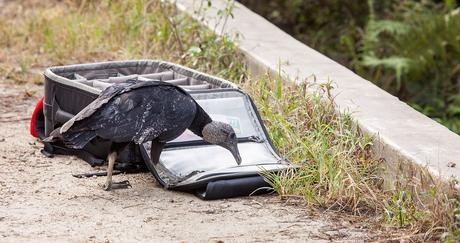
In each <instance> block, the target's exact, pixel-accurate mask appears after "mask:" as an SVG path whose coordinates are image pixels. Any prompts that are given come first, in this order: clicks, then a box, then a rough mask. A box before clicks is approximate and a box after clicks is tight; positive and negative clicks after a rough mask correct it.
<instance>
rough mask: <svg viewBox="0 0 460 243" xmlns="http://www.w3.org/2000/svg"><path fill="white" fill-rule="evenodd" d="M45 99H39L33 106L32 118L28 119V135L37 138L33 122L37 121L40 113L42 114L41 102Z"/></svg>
mask: <svg viewBox="0 0 460 243" xmlns="http://www.w3.org/2000/svg"><path fill="white" fill-rule="evenodd" d="M44 99H45V97H41V98H40V99H39V100H38V102H37V104H36V105H35V109H34V113H32V118H31V119H30V134H31V135H32V136H34V137H36V138H38V132H37V130H36V128H35V122H36V121H37V116H38V114H40V113H43V100H44Z"/></svg>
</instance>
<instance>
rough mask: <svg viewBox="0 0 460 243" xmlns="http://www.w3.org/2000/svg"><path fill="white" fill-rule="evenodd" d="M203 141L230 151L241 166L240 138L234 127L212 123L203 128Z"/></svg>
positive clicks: (216, 122)
mask: <svg viewBox="0 0 460 243" xmlns="http://www.w3.org/2000/svg"><path fill="white" fill-rule="evenodd" d="M202 133H203V139H204V140H205V141H206V142H208V143H212V144H216V145H219V146H222V147H224V148H226V149H228V150H229V151H230V152H231V153H232V155H233V157H235V160H236V163H237V164H238V165H239V164H241V156H240V152H239V150H238V138H237V137H236V134H235V131H234V130H233V128H232V126H230V125H228V124H227V123H224V122H219V121H212V122H210V123H208V124H207V125H206V126H204V128H203V131H202Z"/></svg>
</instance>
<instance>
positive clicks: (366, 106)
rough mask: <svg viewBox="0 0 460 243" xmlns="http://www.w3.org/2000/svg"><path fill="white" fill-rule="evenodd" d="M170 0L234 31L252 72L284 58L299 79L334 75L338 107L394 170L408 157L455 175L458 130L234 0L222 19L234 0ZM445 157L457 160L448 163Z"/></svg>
mask: <svg viewBox="0 0 460 243" xmlns="http://www.w3.org/2000/svg"><path fill="white" fill-rule="evenodd" d="M172 2H174V3H175V4H176V6H177V8H178V9H179V10H180V11H182V12H185V13H187V14H188V15H190V16H192V17H193V18H194V19H195V20H197V21H198V22H200V23H201V24H203V25H204V26H207V27H208V28H210V29H211V30H214V32H215V33H216V34H218V35H222V34H229V35H235V34H236V33H238V34H239V36H240V38H239V39H238V42H237V44H238V47H239V48H240V50H241V51H242V52H243V54H244V55H245V57H246V61H247V63H248V65H249V69H250V70H251V71H252V72H256V73H257V72H260V71H262V70H264V69H265V70H268V71H269V72H271V73H277V71H278V69H279V63H280V62H285V63H287V64H285V65H283V66H282V67H281V69H282V70H283V73H285V74H286V76H288V77H291V78H292V77H294V78H300V79H302V78H306V77H309V76H311V75H314V76H315V77H316V79H317V80H318V81H327V80H333V82H334V84H335V86H336V88H335V89H334V90H333V92H334V95H335V96H336V100H335V101H336V105H337V109H338V111H341V112H343V111H347V112H351V115H352V117H353V118H354V119H355V120H356V121H357V123H358V125H359V127H360V128H361V129H362V130H363V131H364V132H366V133H368V134H370V135H373V136H374V138H375V139H374V146H373V151H374V153H375V154H376V155H377V156H379V157H381V158H383V159H385V161H386V162H387V164H386V166H387V167H389V168H390V169H391V170H390V171H393V172H394V174H398V173H399V172H397V168H399V167H400V164H401V163H404V164H407V163H409V164H410V166H405V168H412V169H413V168H414V166H415V167H417V168H420V169H422V170H427V171H429V172H430V173H431V176H434V177H436V178H437V179H441V181H442V182H448V181H450V180H451V179H456V180H458V179H459V178H460V136H458V135H457V134H455V133H453V132H451V131H450V130H448V129H447V128H446V127H444V126H442V125H441V124H439V123H437V122H436V121H434V120H432V119H430V118H428V117H426V116H425V115H423V114H421V113H419V112H417V111H415V110H414V109H413V108H411V107H410V106H408V105H407V104H406V103H404V102H401V101H399V99H398V98H397V97H394V96H392V95H390V94H389V93H387V92H385V91H384V90H382V89H380V88H379V87H377V86H376V85H374V84H373V83H372V82H370V81H368V80H365V79H363V78H362V77H360V76H358V75H357V74H355V73H353V72H352V71H351V70H349V69H347V68H346V67H344V66H342V65H340V64H338V63H337V62H335V61H333V60H332V59H330V58H328V57H326V56H324V55H322V54H321V53H319V52H317V51H316V50H313V49H312V48H310V47H308V46H306V45H305V44H303V43H301V42H299V41H297V40H296V39H294V38H293V37H291V36H289V35H288V34H286V33H285V32H283V31H282V30H280V29H279V28H278V27H276V26H275V25H273V24H271V23H270V22H268V21H267V20H266V19H264V18H263V17H261V16H259V15H257V14H256V13H254V12H252V11H251V10H249V9H248V8H246V7H245V6H243V5H241V4H239V3H237V2H235V3H234V4H235V5H234V8H233V10H232V14H233V16H234V17H233V18H229V19H227V21H223V20H222V18H223V16H222V14H219V12H218V11H219V10H220V9H225V8H226V7H227V6H228V3H229V2H230V3H231V2H233V1H228V0H227V1H225V0H214V1H212V7H211V8H209V9H207V10H206V11H204V12H200V13H198V12H197V9H198V7H199V5H200V3H201V2H202V1H201V0H175V1H172ZM224 23H225V25H224ZM291 80H292V79H291ZM448 163H455V164H458V166H457V167H449V166H448ZM393 172H392V173H393ZM407 172H408V173H409V174H412V173H413V172H411V171H407Z"/></svg>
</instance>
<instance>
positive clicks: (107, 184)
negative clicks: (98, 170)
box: [103, 151, 131, 191]
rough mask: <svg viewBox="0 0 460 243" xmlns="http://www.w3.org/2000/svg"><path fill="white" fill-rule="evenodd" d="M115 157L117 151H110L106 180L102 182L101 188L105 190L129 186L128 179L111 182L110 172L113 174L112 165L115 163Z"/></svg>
mask: <svg viewBox="0 0 460 243" xmlns="http://www.w3.org/2000/svg"><path fill="white" fill-rule="evenodd" d="M116 159H117V152H116V151H112V152H110V154H109V156H108V157H107V160H108V161H109V165H108V167H107V181H106V182H105V184H104V187H103V189H104V190H105V191H110V190H111V189H119V188H128V187H131V185H130V184H129V181H121V182H112V174H113V166H114V165H115V160H116Z"/></svg>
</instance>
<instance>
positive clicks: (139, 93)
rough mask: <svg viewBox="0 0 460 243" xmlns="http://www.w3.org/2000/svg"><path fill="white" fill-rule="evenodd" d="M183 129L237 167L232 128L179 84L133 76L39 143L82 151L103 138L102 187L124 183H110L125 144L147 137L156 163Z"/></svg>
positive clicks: (143, 139) (105, 92) (118, 185)
mask: <svg viewBox="0 0 460 243" xmlns="http://www.w3.org/2000/svg"><path fill="white" fill-rule="evenodd" d="M186 129H189V130H190V131H192V132H193V133H195V134H196V135H198V136H200V137H202V138H203V140H204V141H206V142H208V143H211V144H216V145H220V146H222V147H224V148H226V149H228V150H229V151H230V152H231V153H232V154H233V156H234V157H235V160H236V162H237V163H238V165H239V164H240V163H241V157H240V154H239V151H238V146H237V143H238V140H237V137H236V135H235V131H234V130H233V128H232V127H231V126H230V125H228V124H226V123H223V122H218V121H213V120H212V119H211V118H210V116H209V115H208V114H207V113H206V112H205V111H204V110H203V109H202V108H201V107H200V105H198V103H197V102H196V101H195V100H194V99H193V98H192V97H191V96H190V94H189V93H187V92H186V91H185V90H183V89H182V88H180V87H178V86H176V85H173V84H170V83H166V82H161V81H141V80H137V79H133V80H128V81H125V82H122V83H117V84H113V85H112V86H110V87H108V88H106V89H105V90H103V91H102V93H101V95H100V96H99V97H98V98H97V99H95V100H94V101H93V102H92V103H90V104H89V105H88V106H86V107H85V108H84V109H83V110H81V111H80V112H79V113H78V114H77V115H75V116H74V117H73V118H72V119H70V120H69V121H68V122H66V123H65V124H64V125H63V126H62V127H60V128H57V129H55V130H54V131H53V132H51V134H50V136H49V137H48V138H46V139H45V140H44V141H46V142H54V141H61V142H63V143H64V144H65V145H66V146H67V147H70V148H74V149H82V148H83V147H84V146H85V145H86V144H87V143H89V142H90V141H92V140H93V139H102V140H109V141H110V142H111V144H112V145H111V148H110V152H109V155H108V157H107V160H108V168H107V182H106V183H105V185H104V190H110V189H112V188H114V189H115V188H121V187H126V186H127V185H129V184H127V182H126V181H124V182H117V183H115V182H114V183H112V173H113V167H114V163H115V160H116V158H117V155H118V154H119V153H120V152H121V151H122V150H123V149H124V148H125V147H126V146H127V145H128V144H129V143H131V142H134V143H136V144H142V143H144V142H147V141H152V146H151V148H152V149H151V159H152V161H154V162H157V161H158V160H159V157H160V153H161V151H162V150H163V147H164V145H165V143H166V142H168V141H171V140H173V139H175V138H177V137H178V136H180V135H181V134H182V133H183V132H184V131H185V130H186Z"/></svg>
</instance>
